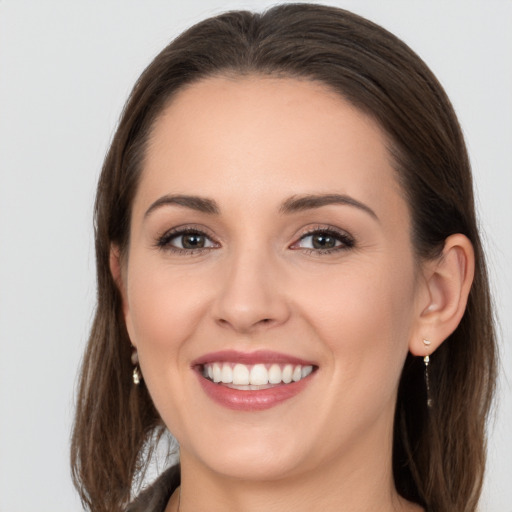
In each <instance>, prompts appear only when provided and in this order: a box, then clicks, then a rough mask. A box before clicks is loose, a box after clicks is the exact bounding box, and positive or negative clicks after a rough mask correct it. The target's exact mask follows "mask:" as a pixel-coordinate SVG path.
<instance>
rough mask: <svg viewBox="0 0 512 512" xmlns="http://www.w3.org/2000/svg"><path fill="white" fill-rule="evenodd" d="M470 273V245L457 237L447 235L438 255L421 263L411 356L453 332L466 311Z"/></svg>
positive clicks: (472, 269)
mask: <svg viewBox="0 0 512 512" xmlns="http://www.w3.org/2000/svg"><path fill="white" fill-rule="evenodd" d="M474 272H475V255H474V251H473V246H472V244H471V242H470V241H469V239H468V238H467V237H466V236H464V235H461V234H455V235H451V236H449V237H448V238H447V239H446V240H445V244H444V248H443V252H442V254H441V255H440V256H439V257H438V258H436V259H435V260H432V261H428V262H426V263H425V264H424V268H423V279H424V283H423V286H424V290H423V292H424V293H422V294H421V295H422V299H421V300H420V303H419V305H418V308H419V311H418V317H417V323H416V326H415V329H414V333H413V336H412V337H411V340H410V343H409V350H410V352H411V353H412V354H413V355H416V356H426V355H429V354H431V353H432V352H434V351H435V350H436V349H437V348H438V347H439V346H440V345H441V343H442V342H443V341H444V340H445V339H446V338H448V336H450V334H452V333H453V331H455V329H456V328H457V326H458V325H459V323H460V320H461V319H462V315H463V314H464V311H465V309H466V304H467V301H468V296H469V291H470V289H471V284H472V283H473V276H474ZM424 340H427V341H428V342H430V343H424Z"/></svg>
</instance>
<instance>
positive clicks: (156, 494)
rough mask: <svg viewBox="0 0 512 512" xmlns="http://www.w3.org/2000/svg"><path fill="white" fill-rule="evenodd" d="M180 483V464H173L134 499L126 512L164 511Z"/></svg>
mask: <svg viewBox="0 0 512 512" xmlns="http://www.w3.org/2000/svg"><path fill="white" fill-rule="evenodd" d="M179 485H180V466H179V465H176V466H172V467H170V468H169V469H167V470H166V471H165V472H164V473H162V474H161V475H160V476H159V477H158V478H157V480H156V481H155V482H154V483H153V484H151V485H150V486H149V487H148V488H147V489H144V491H142V492H141V493H140V494H139V495H138V496H137V498H136V499H135V500H134V501H132V502H131V503H130V504H129V505H128V507H127V508H126V510H125V512H164V510H165V507H166V506H167V502H168V501H169V498H170V497H171V494H172V493H173V492H174V490H175V489H176V488H177V487H178V486H179Z"/></svg>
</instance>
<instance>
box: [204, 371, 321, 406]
mask: <svg viewBox="0 0 512 512" xmlns="http://www.w3.org/2000/svg"><path fill="white" fill-rule="evenodd" d="M311 375H313V374H311ZM311 375H309V376H308V377H306V378H305V379H301V380H299V381H298V382H292V383H291V384H282V385H278V386H274V387H272V388H268V389H258V390H243V391H242V390H239V389H232V388H228V387H226V386H223V385H222V384H216V383H214V382H212V381H211V380H208V379H205V378H204V377H203V376H202V375H201V374H199V373H198V377H199V382H200V383H201V386H202V387H203V389H204V391H205V393H206V394H207V395H208V396H209V397H210V398H211V399H212V400H213V401H214V402H217V403H218V404H220V405H222V406H224V407H227V408H228V409H233V410H236V411H263V410H265V409H270V408H271V407H275V406H276V405H278V404H280V403H282V402H284V401H286V400H288V399H290V398H293V397H294V396H296V395H297V394H299V393H300V392H301V391H302V390H303V389H304V388H305V387H306V386H307V385H308V383H309V382H310V379H311Z"/></svg>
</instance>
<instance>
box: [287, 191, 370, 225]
mask: <svg viewBox="0 0 512 512" xmlns="http://www.w3.org/2000/svg"><path fill="white" fill-rule="evenodd" d="M332 204H341V205H347V206H354V207H355V208H359V209H360V210H362V211H364V212H366V213H368V214H369V215H370V216H371V217H373V218H374V219H375V220H377V221H378V220H379V218H378V217H377V214H376V213H375V212H374V211H373V210H372V209H371V208H370V207H369V206H367V205H365V204H364V203H361V202H360V201H358V200H357V199H354V198H353V197H350V196H347V195H343V194H315V195H305V196H293V197H291V198H290V199H287V200H286V201H285V202H284V203H283V205H282V206H281V208H280V210H279V211H280V213H284V214H289V213H295V212H302V211H304V210H311V209H314V208H321V207H322V206H329V205H332Z"/></svg>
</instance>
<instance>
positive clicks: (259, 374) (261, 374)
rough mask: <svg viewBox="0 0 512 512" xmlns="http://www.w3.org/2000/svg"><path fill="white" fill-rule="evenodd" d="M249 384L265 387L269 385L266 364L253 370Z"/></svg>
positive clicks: (254, 367)
mask: <svg viewBox="0 0 512 512" xmlns="http://www.w3.org/2000/svg"><path fill="white" fill-rule="evenodd" d="M249 382H250V383H251V384H253V385H255V386H263V385H265V384H268V371H267V369H266V368H265V365H264V364H255V365H254V366H253V367H252V368H251V375H250V377H249Z"/></svg>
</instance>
